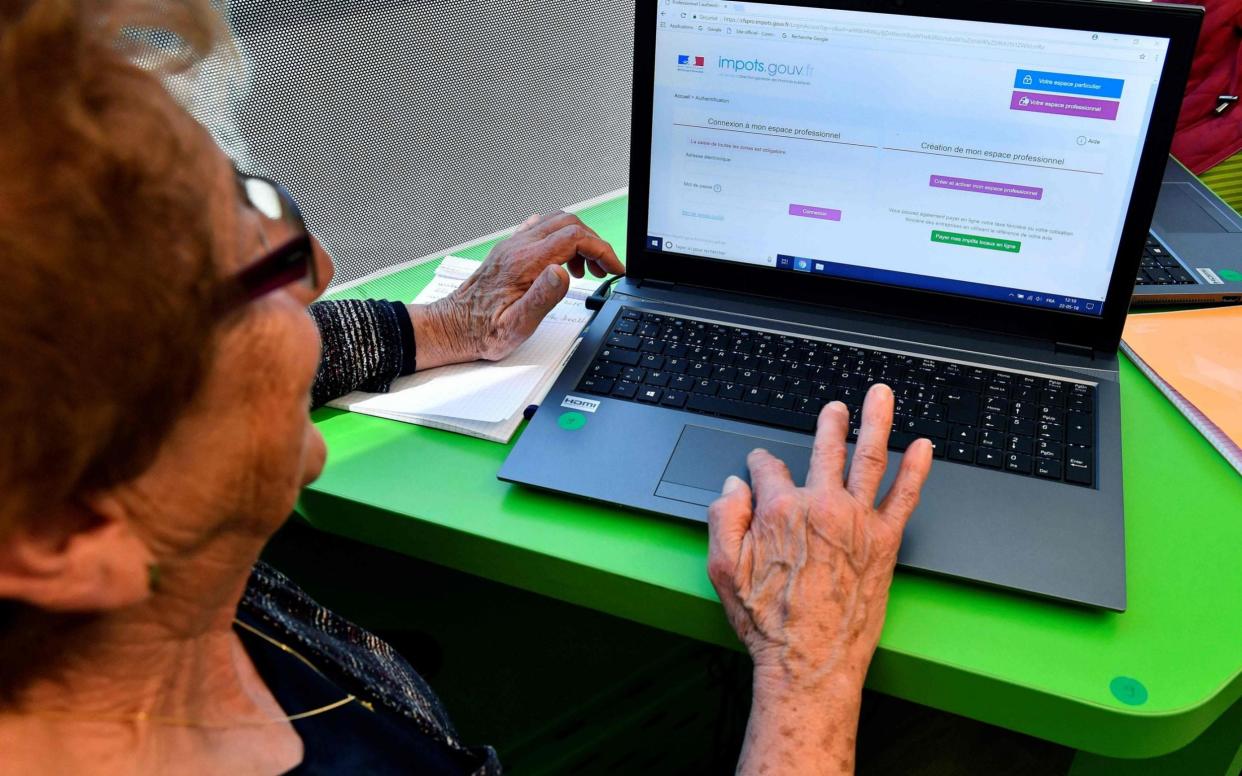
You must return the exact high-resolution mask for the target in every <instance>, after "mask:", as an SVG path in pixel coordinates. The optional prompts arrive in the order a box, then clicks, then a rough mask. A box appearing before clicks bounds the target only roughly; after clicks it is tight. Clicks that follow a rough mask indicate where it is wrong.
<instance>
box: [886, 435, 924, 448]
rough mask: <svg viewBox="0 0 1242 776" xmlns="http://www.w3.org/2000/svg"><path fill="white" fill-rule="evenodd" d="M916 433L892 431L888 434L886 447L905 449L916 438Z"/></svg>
mask: <svg viewBox="0 0 1242 776" xmlns="http://www.w3.org/2000/svg"><path fill="white" fill-rule="evenodd" d="M918 438H919V436H918V434H911V433H908V432H906V431H894V432H892V433H891V434H889V435H888V449H890V450H905V449H906V448H907V447H909V446H910V443H911V442H913V441H914V440H916V439H918Z"/></svg>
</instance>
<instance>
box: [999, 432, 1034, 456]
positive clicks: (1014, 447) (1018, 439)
mask: <svg viewBox="0 0 1242 776" xmlns="http://www.w3.org/2000/svg"><path fill="white" fill-rule="evenodd" d="M1031 442H1032V440H1031V438H1030V437H1029V436H1021V435H1019V434H1011V435H1010V436H1009V439H1007V440H1006V441H1005V449H1006V450H1008V451H1009V452H1011V453H1022V454H1023V455H1030V454H1031V451H1032V450H1033V449H1034V448H1033V447H1032V446H1031Z"/></svg>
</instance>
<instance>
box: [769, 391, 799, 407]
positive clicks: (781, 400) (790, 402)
mask: <svg viewBox="0 0 1242 776" xmlns="http://www.w3.org/2000/svg"><path fill="white" fill-rule="evenodd" d="M797 399H798V397H797V396H795V395H793V394H792V393H784V392H780V391H778V392H776V393H774V394H772V399H771V401H769V402H768V406H770V407H776V408H777V409H782V410H792V409H793V408H794V404H795V402H796V401H797Z"/></svg>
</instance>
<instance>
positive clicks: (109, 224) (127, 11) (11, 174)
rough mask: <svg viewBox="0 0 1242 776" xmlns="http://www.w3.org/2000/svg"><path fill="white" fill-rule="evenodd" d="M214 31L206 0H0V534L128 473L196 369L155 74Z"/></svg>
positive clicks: (194, 308)
mask: <svg viewBox="0 0 1242 776" xmlns="http://www.w3.org/2000/svg"><path fill="white" fill-rule="evenodd" d="M221 29H222V22H221V20H220V18H219V15H218V14H216V12H215V11H214V10H213V9H212V7H211V5H210V2H209V0H164V1H163V2H160V1H159V0H111V1H110V0H29V1H24V0H0V541H4V538H5V535H6V534H7V533H9V531H11V530H12V528H13V527H14V526H16V525H18V524H20V522H21V521H25V520H31V519H36V518H38V517H39V515H40V513H42V512H44V511H46V509H47V508H48V507H55V506H58V505H61V504H69V503H72V502H73V501H74V500H76V499H78V498H79V497H80V496H82V495H83V494H86V493H90V492H92V491H97V490H100V489H104V488H107V487H109V486H111V485H115V484H118V483H121V482H124V481H126V480H128V479H131V478H133V477H135V476H137V475H138V474H140V473H141V472H142V471H143V470H144V469H146V467H147V466H149V465H150V463H151V461H152V460H153V458H154V456H155V454H156V452H157V450H158V449H159V446H160V444H161V442H162V440H163V439H164V437H165V436H166V435H167V434H168V432H169V430H170V429H171V427H172V425H173V423H174V422H175V421H176V419H177V418H178V416H179V415H180V414H181V413H182V412H183V411H184V410H185V408H186V406H187V405H188V404H189V403H190V402H191V401H192V399H193V397H194V393H195V390H196V387H197V386H198V385H199V383H200V382H201V380H202V377H203V375H204V373H205V370H206V369H207V365H208V360H209V358H210V354H211V342H212V338H213V332H214V329H215V324H214V321H213V313H212V308H211V306H210V304H209V298H210V295H211V292H212V289H213V288H214V286H215V285H216V283H217V282H218V281H217V278H216V271H215V269H214V264H213V259H212V256H213V252H214V246H213V236H212V229H211V224H210V216H209V214H210V209H209V208H208V207H207V206H206V204H205V203H204V197H206V196H207V191H208V187H207V186H206V185H205V184H206V183H207V181H205V180H204V179H203V176H204V172H203V171H204V170H205V169H206V167H205V165H204V164H203V163H201V162H199V163H193V162H191V161H187V160H194V159H195V158H201V156H202V146H201V145H195V146H194V147H189V146H190V145H191V144H192V143H194V142H198V143H200V144H201V143H202V142H203V141H202V140H201V139H200V140H198V141H195V140H194V139H193V138H187V137H186V135H187V134H188V133H185V132H180V133H178V132H176V131H174V130H173V127H172V125H173V123H174V122H176V121H182V122H184V121H187V120H188V119H186V118H184V113H183V112H182V111H181V108H180V107H179V106H178V105H177V104H176V102H175V101H174V100H173V99H172V97H171V96H170V95H169V94H168V93H167V91H166V90H165V89H164V88H163V86H162V85H161V83H160V80H159V77H160V76H161V75H162V74H164V73H168V72H175V71H178V70H180V69H184V68H185V67H188V66H190V65H192V64H193V63H194V62H195V61H197V60H198V59H199V58H201V57H202V56H204V55H205V54H207V53H208V52H210V51H211V50H212V48H213V47H214V46H215V45H216V41H217V40H218V36H219V34H220V31H221ZM153 40H156V41H160V42H161V44H160V45H159V47H158V52H157V53H160V54H164V55H166V56H160V57H158V58H152V57H150V56H145V55H144V61H146V62H148V63H149V62H158V63H157V64H155V65H154V66H153V67H139V66H137V65H136V64H135V63H134V59H135V54H136V53H142V52H146V54H150V53H151V52H152V51H153V50H155V49H154V48H153V44H152V43H151V41H153ZM144 46H145V48H144ZM204 137H205V136H204ZM4 609H7V610H8V611H7V613H6V612H4V611H3V610H0V664H4V663H7V662H8V660H7V658H9V657H11V656H13V654H14V649H12V647H13V646H14V645H13V639H15V638H17V637H18V634H17V633H15V631H17V630H19V629H18V628H17V627H16V625H15V620H16V619H17V618H18V614H19V613H20V609H19V608H17V607H15V606H14V605H13V604H7V605H5V607H4ZM6 614H7V617H6ZM6 619H7V622H6ZM22 630H25V629H24V628H23V629H22ZM23 638H24V637H23ZM11 669H12V666H5V667H4V668H3V669H0V692H2V691H3V690H4V687H3V685H4V684H5V683H6V682H5V678H6V677H7V678H8V679H10V680H11V679H12V678H13V677H12V674H11ZM9 683H10V684H11V682H9ZM10 689H11V688H10Z"/></svg>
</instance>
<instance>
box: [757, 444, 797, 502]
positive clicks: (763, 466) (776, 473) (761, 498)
mask: <svg viewBox="0 0 1242 776" xmlns="http://www.w3.org/2000/svg"><path fill="white" fill-rule="evenodd" d="M746 465H747V466H748V467H749V468H750V482H751V488H752V489H753V490H754V493H755V505H756V506H757V507H758V509H759V513H760V515H770V516H772V517H774V518H783V517H785V515H784V514H783V512H784V511H785V510H784V509H782V507H781V502H782V501H783V500H784V499H786V498H788V497H789V496H790V495H792V494H793V492H794V489H795V487H796V486H795V485H794V481H793V478H792V477H790V476H789V467H788V466H786V465H785V462H784V461H782V460H781V459H779V458H777V457H776V456H774V455H772V454H771V453H769V452H768V451H767V450H764V449H763V448H758V449H755V450H751V451H750V455H748V456H746Z"/></svg>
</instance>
